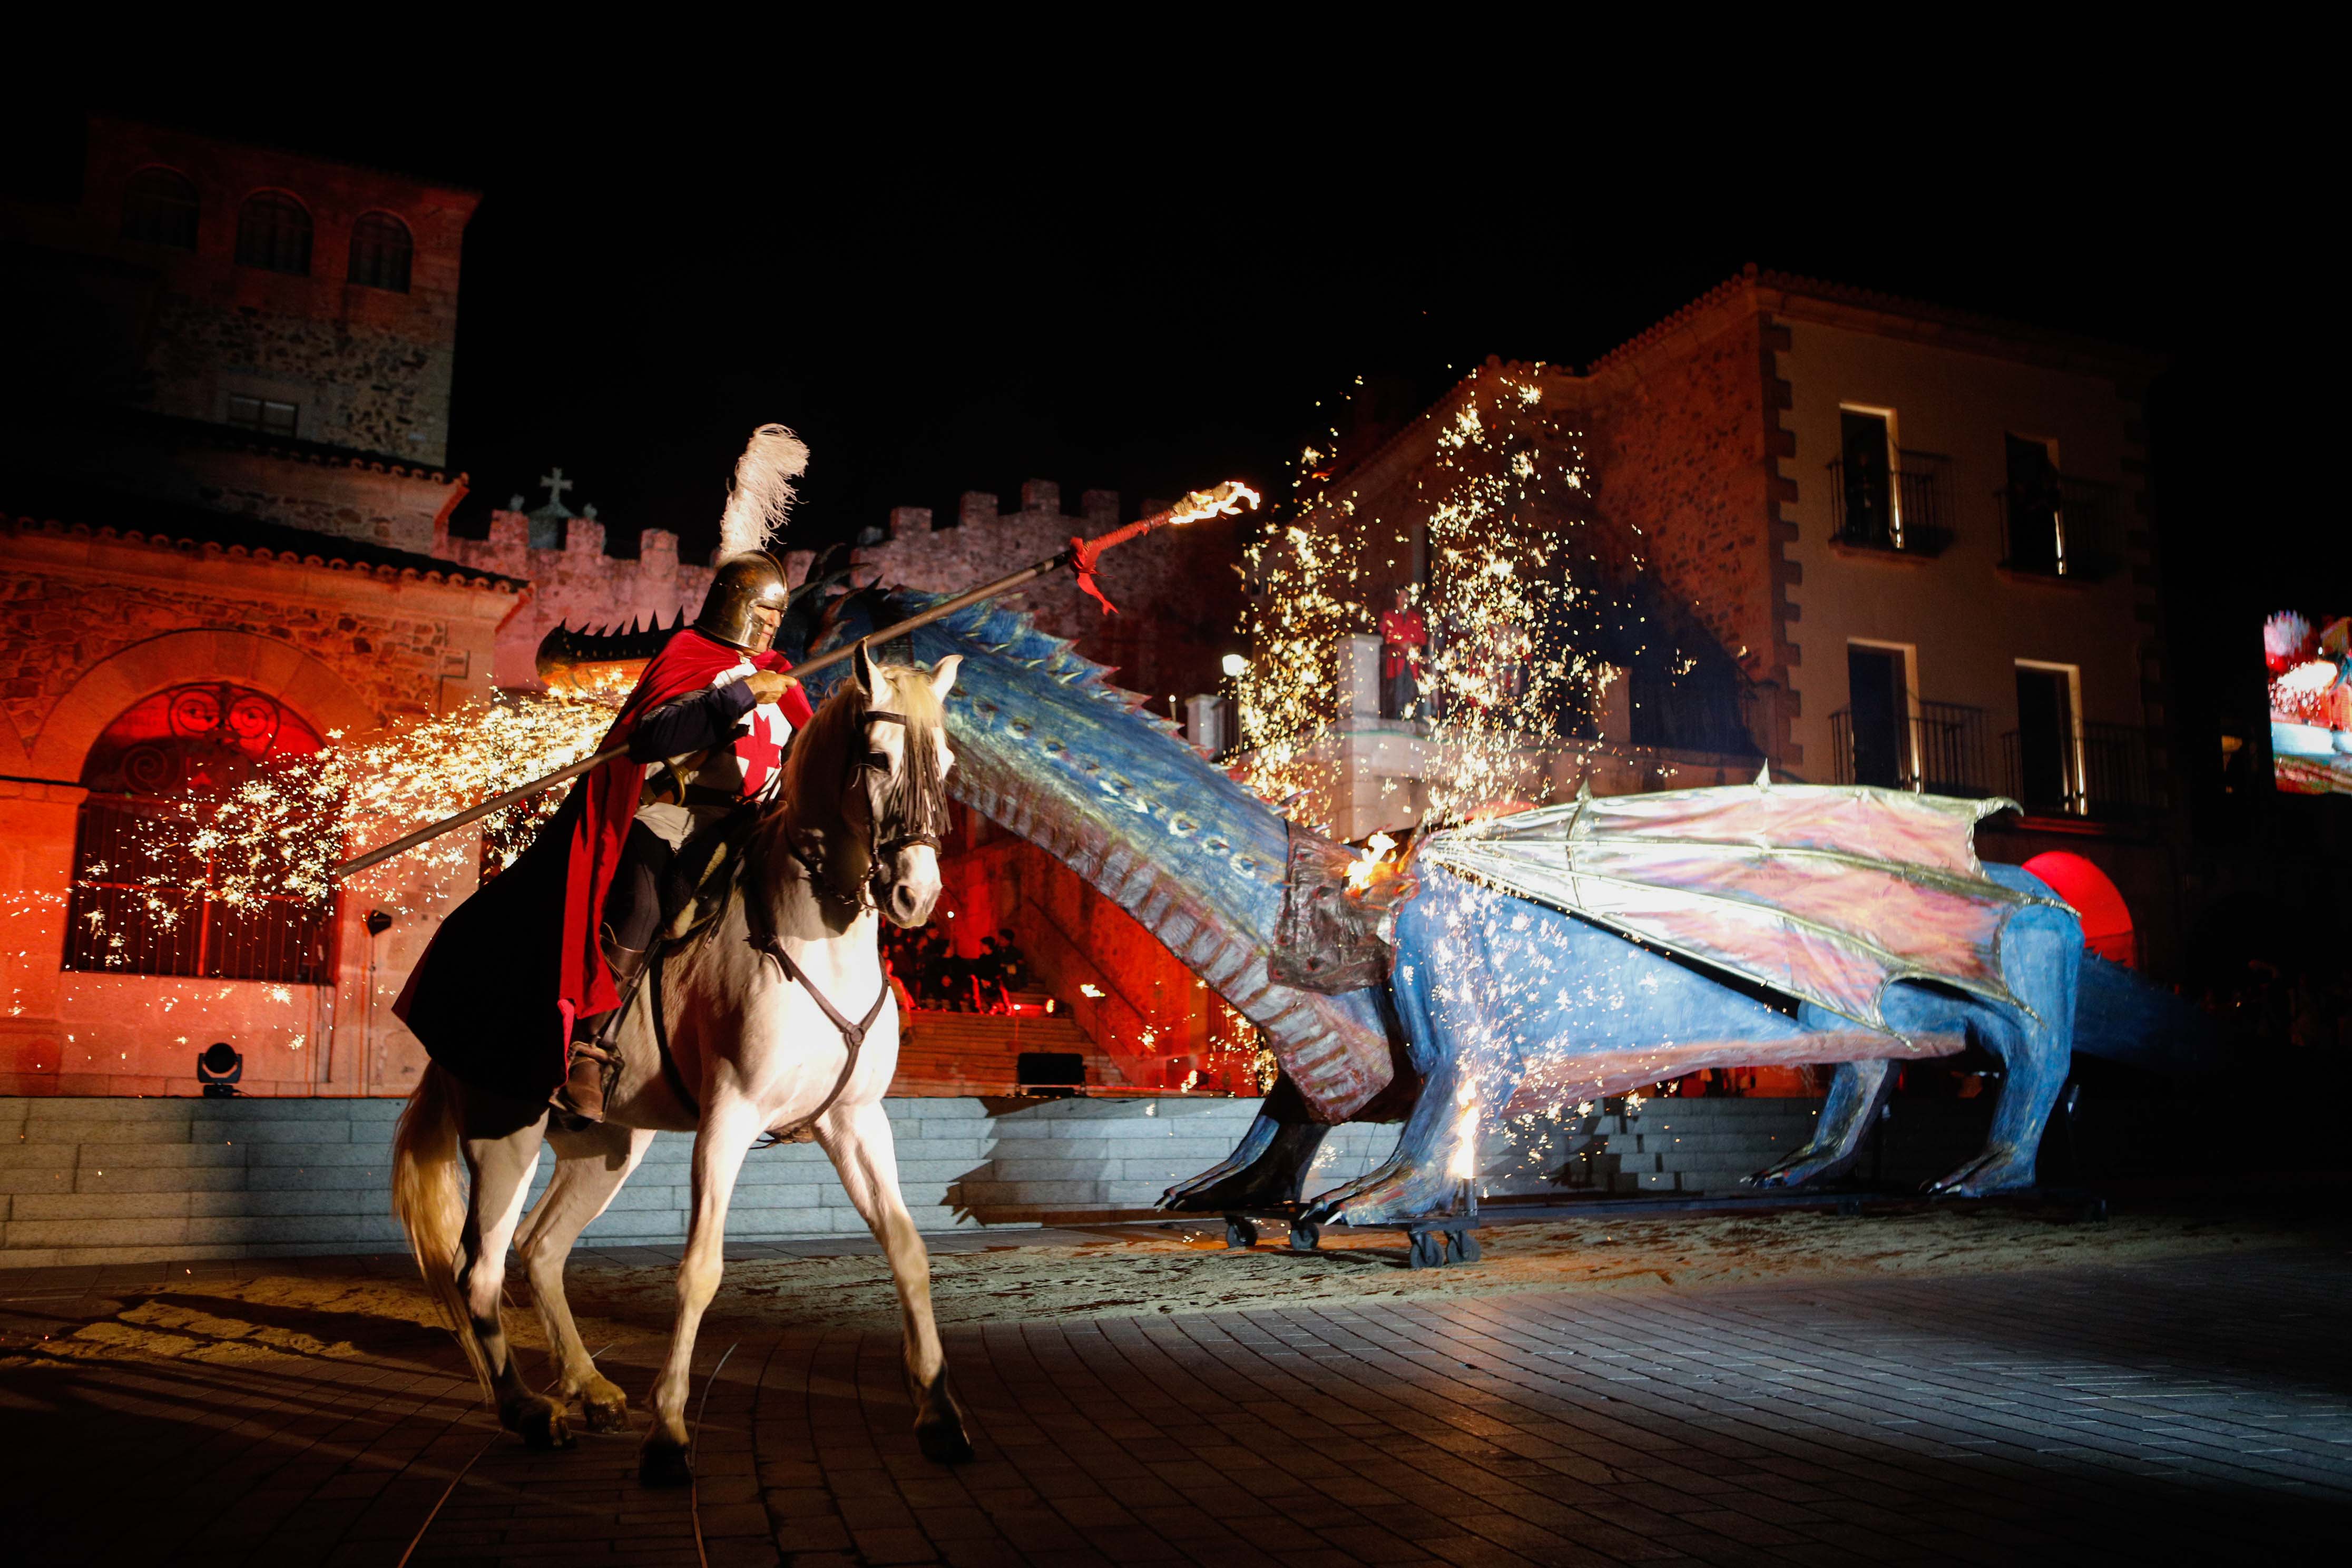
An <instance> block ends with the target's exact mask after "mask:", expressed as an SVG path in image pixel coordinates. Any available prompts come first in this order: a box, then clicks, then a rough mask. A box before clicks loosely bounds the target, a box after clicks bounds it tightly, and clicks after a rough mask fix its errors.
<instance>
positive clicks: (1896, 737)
mask: <svg viewBox="0 0 2352 1568" xmlns="http://www.w3.org/2000/svg"><path fill="white" fill-rule="evenodd" d="M1830 735H1831V744H1832V750H1833V751H1834V752H1836V764H1837V782H1838V783H1840V784H1877V785H1879V786H1880V787H1882V788H1885V789H1907V790H1916V791H1918V792H1920V793H1923V794H1926V795H1990V794H1991V793H1992V791H1991V787H1990V780H1989V777H1988V775H1987V773H1986V769H1985V710H1983V709H1981V708H1971V707H1969V706H1968V705H1967V704H1965V703H1960V702H1922V703H1920V704H1919V705H1918V711H1917V712H1916V713H1913V714H1911V715H1910V716H1908V717H1907V718H1898V719H1895V720H1892V721H1864V722H1862V723H1859V724H1857V723H1856V722H1855V721H1854V716H1853V709H1851V708H1841V709H1839V710H1837V711H1836V712H1834V713H1832V714H1831V715H1830Z"/></svg>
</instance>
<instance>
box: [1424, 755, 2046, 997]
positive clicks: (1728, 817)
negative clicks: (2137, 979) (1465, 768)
mask: <svg viewBox="0 0 2352 1568" xmlns="http://www.w3.org/2000/svg"><path fill="white" fill-rule="evenodd" d="M2010 805H2011V802H2009V801H2005V800H1998V799H1995V800H1957V799H1952V798H1949V797H1947V796H1943V795H1912V794H1909V793H1908V792H1906V791H1900V790H1886V789H1874V788H1870V787H1868V786H1865V785H1843V784H1839V785H1822V784H1772V783H1770V782H1769V780H1768V779H1766V778H1764V777H1761V776H1759V778H1758V780H1757V782H1756V783H1755V784H1743V785H1735V786H1730V787H1726V788H1717V789H1687V790H1672V791H1666V792H1663V793H1660V794H1656V795H1611V796H1607V797H1605V798H1596V797H1595V796H1594V795H1592V794H1591V791H1590V790H1580V791H1579V793H1578V795H1577V798H1576V799H1575V800H1574V801H1573V802H1571V803H1570V804H1568V805H1556V806H1549V807H1547V808H1544V809H1542V810H1538V811H1530V812H1524V813H1521V814H1520V815H1518V816H1507V817H1501V818H1497V819H1496V820H1495V821H1492V822H1486V823H1479V824H1475V825H1474V826H1468V827H1462V828H1455V829H1452V830H1449V831H1446V832H1443V833H1438V834H1433V835H1432V836H1431V837H1430V840H1429V842H1428V843H1427V844H1426V845H1425V846H1424V847H1423V849H1422V853H1423V855H1426V856H1428V857H1429V858H1432V859H1433V860H1435V861H1436V862H1437V863H1438V864H1439V865H1442V866H1444V867H1446V868H1449V869H1452V870H1454V871H1458V872H1460V873H1462V874H1463V875H1465V876H1468V877H1472V878H1475V879H1477V880H1479V881H1482V882H1486V883H1488V884H1491V885H1493V886H1495V887H1498V888H1501V889H1505V890H1507V891H1508V892H1511V893H1514V894H1517V896H1519V897H1521V898H1526V899H1532V900H1536V901H1537V902H1538V903H1543V904H1549V905H1550V906H1551V907H1552V908H1554V909H1558V910H1565V911H1567V912H1569V913H1570V914H1576V915H1581V916H1585V917H1587V918H1589V919H1591V920H1593V921H1598V922H1599V923H1601V924H1602V925H1605V926H1607V927H1610V928H1611V929H1612V930H1614V931H1619V932H1621V933H1622V934H1623V935H1626V936H1629V937H1632V938H1634V939H1636V940H1638V941H1642V942H1652V943H1654V944H1656V945H1657V946H1660V947H1663V948H1665V949H1667V950H1669V951H1670V952H1677V953H1681V954H1682V955H1684V956H1685V957H1687V958H1694V959H1697V960H1699V961H1701V962H1702V963H1710V964H1714V965H1716V966H1717V967H1719V968H1722V969H1726V970H1728V971H1730V972H1732V973H1735V974H1739V975H1742V976H1745V977H1747V978H1748V979H1750V980H1754V981H1756V982H1758V983H1759V984H1764V985H1768V986H1770V987H1771V988H1772V989H1774V990H1776V991H1779V992H1780V993H1782V994H1786V995H1790V996H1795V997H1799V998H1801V999H1803V1000H1805V1001H1809V1002H1812V1003H1815V1004H1817V1005H1820V1006H1822V1007H1825V1008H1827V1009H1829V1010H1830V1011H1831V1012H1832V1013H1835V1014H1838V1015H1839V1016H1843V1017H1846V1018H1850V1019H1853V1021H1854V1022H1856V1023H1859V1024H1863V1025H1865V1026H1869V1027H1871V1028H1874V1029H1880V1030H1886V1029H1887V1028H1888V1026H1887V1023H1886V1018H1885V1013H1884V1011H1883V1010H1882V1006H1881V1004H1882V1001H1883V999H1884V998H1885V993H1886V988H1887V987H1888V986H1889V985H1891V984H1895V983H1896V982H1897V981H1904V980H1929V981H1936V982H1939V983H1941V984H1947V985H1952V986H1957V987H1958V988H1959V989H1961V990H1964V991H1968V992H1971V993H1974V994H1977V995H1979V996H1983V997H1985V998H1987V999H1988V1000H1990V1001H1995V1002H2002V1003H2007V1004H2009V1005H2013V1006H2018V1007H2023V1006H2024V1005H2023V1004H2022V1003H2021V1002H2020V1001H2019V1000H2018V999H2017V998H2016V997H2015V996H2014V995H2012V994H2011V993H2010V990H2009V987H2008V985H2007V984H2005V983H2004V982H2003V980H2002V978H2001V963H2000V938H2001V931H2002V928H2003V927H2004V926H2006V925H2007V923H2008V922H2009V921H2010V919H2011V916H2013V915H2015V914H2016V913H2017V911H2018V910H2021V909H2024V908H2026V907H2028V906H2029V905H2032V904H2036V903H2053V902H2055V901H2056V900H2047V899H2039V898H2036V897H2034V896H2033V895H2032V894H2028V893H2022V892H2017V891H2013V890H2011V889H2007V888H2004V887H2001V886H2000V884H1998V883H1996V882H1994V881H1992V880H1990V879H1988V878H1987V877H1986V876H1985V874H1984V867H1983V865H1982V864H1981V863H1980V862H1979V860H1978V859H1977V855H1976V847H1975V842H1974V840H1975V830H1976V825H1977V823H1978V821H1979V819H1981V818H1983V817H1985V816H1990V815H1991V814H1992V813H1994V812H1997V811H2000V810H2003V809H2005V808H2007V807H2009V806H2010ZM2027 1010H2028V1011H2029V1012H2030V1011H2031V1010H2030V1009H2027Z"/></svg>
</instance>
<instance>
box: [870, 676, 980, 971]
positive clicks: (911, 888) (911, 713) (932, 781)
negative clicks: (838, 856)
mask: <svg viewBox="0 0 2352 1568" xmlns="http://www.w3.org/2000/svg"><path fill="white" fill-rule="evenodd" d="M961 662H962V660H961V658H959V657H956V656H953V655H950V657H948V658H943V659H941V660H940V662H939V663H938V664H936V665H934V666H932V667H931V668H929V669H922V668H902V667H897V666H885V665H880V664H877V663H876V662H875V661H874V659H873V658H871V657H870V656H869V655H868V654H867V653H866V645H865V644H863V643H860V644H858V646H857V655H856V662H855V663H854V664H852V665H851V667H850V668H851V669H852V671H853V672H854V675H855V684H854V686H853V688H852V689H851V691H850V692H848V693H846V694H845V698H846V700H849V701H851V702H855V703H858V704H859V705H860V708H861V711H859V712H858V713H857V714H856V717H855V719H854V720H853V722H854V724H856V726H857V731H858V732H856V733H853V734H852V735H851V736H850V737H849V741H850V748H851V752H850V754H851V757H852V759H853V761H854V763H855V764H856V770H857V775H858V784H857V786H856V787H855V788H852V789H850V790H849V791H847V792H846V797H845V799H844V800H843V802H842V815H843V818H844V821H845V823H846V824H847V826H848V827H849V830H850V834H851V837H853V838H857V837H863V838H864V840H865V842H866V847H867V853H868V855H869V857H870V858H871V860H872V868H871V870H870V872H869V873H868V877H869V881H868V886H869V887H871V889H873V894H874V902H875V906H876V907H877V909H879V910H881V911H882V912H883V913H884V914H885V915H887V916H888V917H889V918H890V921H891V922H892V923H893V924H896V925H901V926H919V925H921V924H922V923H923V922H924V921H927V920H929V919H930V918H931V907H932V906H933V905H934V904H936V903H938V902H939V898H940V836H941V835H942V834H944V833H945V832H946V831H947V827H948V787H947V780H948V770H949V769H950V768H951V767H953V766H955V753H954V752H951V751H950V750H949V749H948V731H947V715H946V711H945V710H944V709H943V708H942V707H941V706H940V704H941V701H942V700H943V699H944V698H945V697H946V696H947V694H948V692H949V691H950V689H952V688H953V687H954V686H955V678H956V666H957V665H958V664H960V663H961Z"/></svg>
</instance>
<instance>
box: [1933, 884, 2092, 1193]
mask: <svg viewBox="0 0 2352 1568" xmlns="http://www.w3.org/2000/svg"><path fill="white" fill-rule="evenodd" d="M1994 869H1996V871H1997V870H1999V869H2006V868H1994ZM2020 875H2022V873H2020ZM2082 962H2083V928H2082V922H2081V921H2079V920H2077V919H2076V918H2075V916H2074V912H2073V911H2072V910H2067V909H2064V908H2063V907H2050V906H2043V907H2040V908H2035V909H2031V910H2026V911H2024V912H2022V913H2021V914H2020V915H2019V916H2018V917H2017V918H2016V919H2015V920H2013V921H2011V922H2010V924H2009V928H2008V930H2007V931H2004V932H2003V933H2002V937H2001V970H2002V978H2003V979H2005V980H2006V981H2007V982H2008V984H2009V989H2010V992H2011V994H2012V995H2014V996H2015V997H2016V998H2017V1004H2016V1005H2004V1004H1991V1003H1984V1004H1978V1005H1977V1006H1976V1009H1975V1016H1974V1018H1973V1019H1972V1020H1971V1023H1972V1024H1973V1026H1974V1028H1973V1033H1974V1034H1975V1036H1976V1037H1977V1039H1978V1040H1979V1042H1980V1043H1981V1044H1982V1045H1983V1046H1984V1047H1985V1048H1986V1049H1988V1050H1990V1051H1991V1052H1992V1053H1993V1054H1994V1055H1995V1056H1997V1057H1999V1058H2000V1061H2001V1066H2002V1068H2003V1069H2004V1070H2003V1072H2002V1074H2001V1084H2000V1101H1999V1103H1998V1104H1997V1105H1995V1107H1994V1109H1993V1118H1992V1132H1991V1134H1990V1137H1988V1138H1987V1140H1986V1141H1985V1148H1984V1152H1982V1153H1981V1154H1979V1155H1978V1156H1977V1157H1976V1158H1975V1159H1973V1160H1971V1161H1969V1163H1967V1164H1965V1165H1962V1166H1961V1167H1960V1168H1959V1169H1958V1170H1957V1171H1954V1172H1952V1173H1949V1174H1948V1175H1945V1176H1941V1177H1938V1178H1937V1180H1935V1181H1932V1182H1929V1183H1928V1184H1927V1191H1928V1192H1930V1193H1934V1194H1940V1195H1944V1196H1950V1197H1981V1196H1983V1195H1984V1194H1988V1193H2000V1192H2013V1191H2016V1190H2017V1189H2019V1188H2021V1187H2030V1186H2032V1184H2033V1175H2034V1161H2035V1157H2036V1155H2037V1154H2039V1152H2041V1148H2042V1129H2043V1128H2044V1127H2046V1126H2047V1125H2048V1124H2049V1121H2050V1110H2051V1107H2053V1105H2055V1104H2056V1103H2057V1101H2058V1091H2059V1090H2060V1089H2063V1087H2064V1086H2065V1082H2066V1074H2067V1072H2068V1071H2069V1070H2070V1069H2071V1068H2073V1066H2074V996H2075V988H2076V984H2077V982H2078V980H2079V977H2080V971H2081V968H2082Z"/></svg>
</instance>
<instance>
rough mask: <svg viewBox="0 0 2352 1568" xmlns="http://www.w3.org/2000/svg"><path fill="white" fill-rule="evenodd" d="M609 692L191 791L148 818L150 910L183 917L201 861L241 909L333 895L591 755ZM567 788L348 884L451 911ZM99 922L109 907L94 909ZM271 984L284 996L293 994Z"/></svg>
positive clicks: (350, 744) (503, 862)
mask: <svg viewBox="0 0 2352 1568" xmlns="http://www.w3.org/2000/svg"><path fill="white" fill-rule="evenodd" d="M617 705H618V696H617V695H616V694H615V693H614V692H612V691H609V690H604V689H594V690H590V691H585V692H562V693H554V694H550V695H548V696H543V697H542V696H530V695H500V696H499V697H496V698H494V699H492V700H488V701H485V702H478V703H474V704H470V705H468V706H467V707H466V708H463V709H460V710H457V711H455V712H450V713H445V714H441V715H438V716H436V717H434V718H430V719H424V720H418V721H414V722H411V723H407V724H402V725H397V726H394V727H392V728H389V729H386V730H383V731H377V732H375V733H373V734H370V735H368V736H365V737H362V738H356V739H351V740H346V739H345V738H344V737H343V736H342V735H341V733H340V732H333V733H330V735H329V736H328V738H327V740H328V743H327V744H326V745H325V746H324V747H322V748H321V749H320V750H319V751H318V752H314V753H312V754H310V755H309V756H304V757H297V758H291V759H288V760H286V761H284V762H282V763H278V764H277V765H275V766H273V767H271V768H270V769H268V771H266V772H264V773H259V774H257V775H256V776H254V777H252V778H250V779H248V780H247V781H246V782H244V783H242V784H238V785H237V786H236V788H235V789H233V790H231V791H229V792H228V793H227V794H226V795H221V796H218V797H209V798H203V799H195V798H191V799H185V800H182V801H178V802H174V803H173V804H172V805H170V806H169V807H168V808H166V809H164V810H163V811H160V812H158V813H157V814H155V815H154V816H151V817H149V818H148V819H147V820H146V822H145V823H144V824H143V825H142V827H143V832H142V843H141V845H140V848H141V850H142V858H143V859H144V860H145V861H146V863H147V867H148V868H150V869H147V870H145V871H143V872H141V873H136V874H133V873H129V872H121V873H118V874H121V875H126V876H129V877H130V878H131V883H132V886H133V887H134V889H136V890H137V892H138V894H139V896H140V898H141V900H142V903H143V904H144V906H145V908H144V912H145V913H146V914H147V915H148V916H149V917H151V918H152V920H153V921H155V922H156V923H157V924H159V925H161V926H163V928H164V929H166V930H168V929H170V928H171V927H172V926H173V924H174V923H176V921H179V920H180V919H181V918H182V917H183V913H184V910H186V908H187V907H188V906H187V902H186V899H185V892H186V890H187V889H188V888H189V887H190V885H191V884H190V879H189V873H188V869H187V868H192V867H193V868H197V869H196V871H195V876H196V878H197V879H198V880H200V881H201V883H202V885H203V887H204V889H205V895H206V897H207V898H209V899H210V900H212V901H213V902H215V903H220V904H226V905H228V906H230V907H232V908H236V909H252V908H256V907H257V906H259V905H261V904H262V903H264V902H265V901H277V902H279V903H281V904H282V903H289V902H290V903H292V904H296V905H301V904H310V905H314V906H315V905H320V904H324V903H325V902H326V901H327V900H329V899H330V898H331V896H332V894H333V892H334V890H335V886H334V882H333V879H332V875H331V873H332V871H333V868H335V866H336V865H338V864H339V863H341V861H342V860H343V858H345V857H346V856H347V855H349V854H351V853H352V852H354V851H356V850H358V849H361V848H364V847H367V846H369V845H371V844H380V843H383V842H384V841H385V840H387V839H391V838H394V837H399V836H400V835H401V834H403V833H404V832H407V831H409V830H411V829H414V828H416V827H421V826H425V824H427V823H430V822H435V821H438V820H439V819H441V818H442V817H445V816H450V815H452V814H454V813H456V812H458V811H462V810H464V809H466V808H467V806H470V805H475V804H476V803H477V802H478V801H480V800H482V799H483V798H484V797H486V796H488V795H497V794H499V793H500V792H502V791H505V790H509V789H512V788H514V787H515V786H517V785H518V784H526V783H528V782H530V780H532V779H535V778H538V777H540V776H541V775H542V774H545V773H552V772H553V771H555V770H556V769H558V768H560V767H562V766H563V765H564V764H565V763H571V762H574V761H577V760H578V759H579V758H581V757H583V756H585V755H587V754H588V753H589V752H591V751H592V750H593V748H594V747H595V744H596V742H597V741H598V740H600V739H601V738H602V737H603V735H604V731H606V730H607V729H609V728H610V727H611V725H612V722H613V711H614V708H615V707H616V706H617ZM568 788H569V786H568V785H564V786H559V787H558V788H555V789H551V790H550V791H548V792H547V793H546V794H544V795H540V796H538V797H536V798H535V799H533V800H532V801H530V802H528V803H526V804H525V805H519V806H517V807H515V808H513V809H512V810H510V811H508V812H504V813H501V814H499V815H498V816H493V817H491V818H489V819H488V820H487V821H486V822H485V824H484V825H483V829H482V831H481V832H480V833H479V834H478V835H477V834H475V833H470V832H469V833H452V834H448V835H446V836H444V837H440V838H437V839H435V840H433V841H432V842H431V843H430V844H428V845H426V846H425V847H421V848H419V849H417V850H415V851H414V852H412V853H411V854H408V855H405V856H403V857H401V858H399V859H397V860H394V861H391V862H387V863H386V864H384V865H383V866H381V867H377V868H374V869H373V870H371V871H369V872H367V873H365V874H364V875H362V876H361V877H357V878H353V879H350V880H349V881H347V882H346V883H345V884H344V888H345V890H346V891H348V892H350V893H351V894H352V895H353V896H354V897H355V898H359V899H362V900H366V901H367V902H368V903H369V904H370V905H372V906H373V907H377V908H382V909H385V910H391V911H393V912H394V913H399V914H413V913H416V912H418V911H419V910H424V909H426V908H432V909H435V910H438V909H439V908H441V907H444V906H445V905H446V903H447V902H448V901H449V900H451V899H452V898H454V897H460V896H462V895H463V894H465V893H466V892H467V891H470V890H471V889H472V887H473V884H474V881H475V879H476V876H477V875H478V869H479V868H482V867H484V866H488V867H493V868H504V867H506V866H508V865H510V864H511V863H512V862H513V860H514V858H515V857H516V856H517V855H519V854H520V853H521V852H522V850H523V849H524V848H525V847H527V846H528V845H529V844H530V840H531V838H532V837H533V836H534V835H535V834H536V833H537V831H538V829H539V827H540V826H541V824H542V823H543V822H544V821H545V820H546V819H547V818H548V817H549V816H552V815H553V814H554V811H555V809H556V807H557V806H558V805H561V804H562V800H563V796H564V794H565V792H566V790H567V789H568ZM89 919H90V920H91V921H92V922H93V924H94V925H96V924H102V920H103V917H102V912H101V911H100V910H90V911H89ZM116 943H117V945H118V946H119V945H120V939H119V938H117V939H116ZM284 989H285V988H283V987H279V988H278V990H277V991H274V992H273V993H272V999H273V1000H280V1001H282V1000H285V999H286V997H285V996H284V995H281V994H279V993H281V992H283V991H284Z"/></svg>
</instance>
